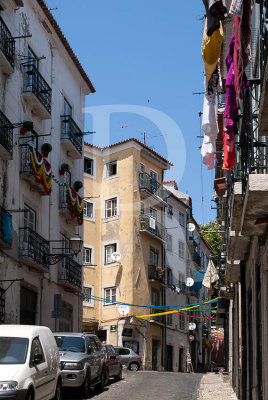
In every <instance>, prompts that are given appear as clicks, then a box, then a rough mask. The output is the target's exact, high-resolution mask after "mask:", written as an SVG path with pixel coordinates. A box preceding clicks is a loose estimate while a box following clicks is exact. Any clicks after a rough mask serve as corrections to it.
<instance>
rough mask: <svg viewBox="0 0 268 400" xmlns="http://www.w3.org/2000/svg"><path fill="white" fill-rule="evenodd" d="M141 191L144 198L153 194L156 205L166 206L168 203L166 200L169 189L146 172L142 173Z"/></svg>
mask: <svg viewBox="0 0 268 400" xmlns="http://www.w3.org/2000/svg"><path fill="white" fill-rule="evenodd" d="M140 192H141V196H142V197H143V198H146V197H149V196H151V197H152V198H153V199H154V202H155V205H159V206H160V207H165V206H166V204H167V203H166V200H167V197H168V195H169V191H168V190H167V189H165V188H164V186H163V185H161V183H159V182H157V181H156V180H155V179H153V178H152V177H151V176H150V175H149V174H147V173H146V172H141V173H140Z"/></svg>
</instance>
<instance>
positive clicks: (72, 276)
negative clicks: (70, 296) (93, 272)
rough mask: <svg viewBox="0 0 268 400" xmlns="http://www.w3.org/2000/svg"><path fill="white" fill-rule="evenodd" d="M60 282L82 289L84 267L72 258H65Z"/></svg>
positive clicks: (59, 277) (60, 273) (59, 278)
mask: <svg viewBox="0 0 268 400" xmlns="http://www.w3.org/2000/svg"><path fill="white" fill-rule="evenodd" d="M58 280H59V282H64V283H69V284H71V285H73V286H76V287H77V288H79V289H82V267H81V265H80V264H78V263H77V262H76V261H74V260H73V259H72V258H64V259H63V260H62V264H61V268H60V271H59V275H58Z"/></svg>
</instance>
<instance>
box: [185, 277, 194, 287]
mask: <svg viewBox="0 0 268 400" xmlns="http://www.w3.org/2000/svg"><path fill="white" fill-rule="evenodd" d="M193 284H194V280H193V278H187V279H186V286H188V287H190V286H193Z"/></svg>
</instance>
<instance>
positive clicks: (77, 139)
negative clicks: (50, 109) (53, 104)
mask: <svg viewBox="0 0 268 400" xmlns="http://www.w3.org/2000/svg"><path fill="white" fill-rule="evenodd" d="M61 140H63V141H66V140H69V141H70V142H71V143H72V144H73V146H74V147H75V148H76V150H77V151H78V152H79V153H80V154H81V155H82V152H83V133H82V131H81V129H80V128H79V127H78V126H77V125H76V123H75V122H74V120H73V119H72V117H71V116H70V115H61Z"/></svg>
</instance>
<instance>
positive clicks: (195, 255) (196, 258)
mask: <svg viewBox="0 0 268 400" xmlns="http://www.w3.org/2000/svg"><path fill="white" fill-rule="evenodd" d="M192 261H193V262H194V263H195V264H196V265H197V266H198V267H199V268H201V256H200V255H199V254H198V253H197V251H194V252H193V253H192Z"/></svg>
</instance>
